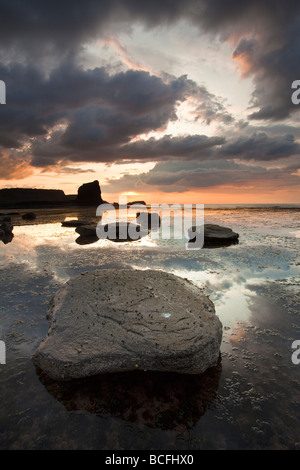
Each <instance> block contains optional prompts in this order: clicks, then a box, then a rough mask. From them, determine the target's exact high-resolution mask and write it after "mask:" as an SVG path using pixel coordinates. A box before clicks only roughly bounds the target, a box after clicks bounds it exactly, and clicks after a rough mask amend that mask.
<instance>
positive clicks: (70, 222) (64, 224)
mask: <svg viewBox="0 0 300 470" xmlns="http://www.w3.org/2000/svg"><path fill="white" fill-rule="evenodd" d="M89 224H90V222H88V221H86V220H77V219H75V220H64V221H63V222H62V223H61V226H62V227H80V226H81V225H89Z"/></svg>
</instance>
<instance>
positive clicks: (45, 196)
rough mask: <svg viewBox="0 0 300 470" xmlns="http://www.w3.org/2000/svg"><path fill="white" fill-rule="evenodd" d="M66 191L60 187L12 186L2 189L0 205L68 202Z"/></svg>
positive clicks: (0, 191)
mask: <svg viewBox="0 0 300 470" xmlns="http://www.w3.org/2000/svg"><path fill="white" fill-rule="evenodd" d="M66 201H67V198H66V196H65V193H64V192H63V191H62V190H59V189H31V188H25V189H21V188H11V189H1V190H0V205H2V204H3V205H15V204H23V205H24V204H27V207H30V203H33V204H36V203H41V202H43V203H62V202H66Z"/></svg>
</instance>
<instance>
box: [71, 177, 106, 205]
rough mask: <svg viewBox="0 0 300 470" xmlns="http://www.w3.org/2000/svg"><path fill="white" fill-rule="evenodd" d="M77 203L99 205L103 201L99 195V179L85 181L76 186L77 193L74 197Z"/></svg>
mask: <svg viewBox="0 0 300 470" xmlns="http://www.w3.org/2000/svg"><path fill="white" fill-rule="evenodd" d="M76 202H77V203H78V204H83V205H99V204H102V203H103V202H104V201H103V199H102V197H101V189H100V185H99V181H97V180H96V181H93V182H92V183H85V184H83V185H82V186H80V187H79V188H78V195H77V198H76Z"/></svg>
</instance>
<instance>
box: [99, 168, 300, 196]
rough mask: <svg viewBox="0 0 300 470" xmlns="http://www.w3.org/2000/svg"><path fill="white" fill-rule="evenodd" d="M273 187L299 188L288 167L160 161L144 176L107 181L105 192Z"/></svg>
mask: <svg viewBox="0 0 300 470" xmlns="http://www.w3.org/2000/svg"><path fill="white" fill-rule="evenodd" d="M274 183H275V184H276V187H277V189H281V188H284V187H286V186H287V185H289V186H290V187H297V186H299V178H298V176H296V175H294V174H293V172H292V171H290V170H289V169H288V168H280V169H274V168H271V169H267V168H264V167H262V166H248V165H245V164H242V163H236V162H233V161H222V160H215V161H212V160H209V161H203V162H179V161H172V162H160V163H157V164H156V165H155V167H154V168H153V169H152V170H150V171H148V172H147V173H141V174H139V175H124V176H123V177H122V178H120V179H118V180H115V179H111V180H109V181H108V185H107V186H105V191H106V192H109V191H110V186H111V187H112V188H113V191H114V192H115V191H116V190H118V191H128V190H130V189H131V190H132V189H134V190H136V191H140V192H147V191H150V192H151V191H153V190H154V189H156V190H159V191H163V192H175V193H177V192H186V191H194V190H195V189H199V188H200V189H201V188H202V189H205V188H214V187H220V186H221V187H222V186H225V187H230V188H239V187H245V186H246V187H247V188H248V189H249V190H251V186H252V187H253V188H256V190H258V189H264V190H267V189H268V187H269V186H271V187H272V185H274Z"/></svg>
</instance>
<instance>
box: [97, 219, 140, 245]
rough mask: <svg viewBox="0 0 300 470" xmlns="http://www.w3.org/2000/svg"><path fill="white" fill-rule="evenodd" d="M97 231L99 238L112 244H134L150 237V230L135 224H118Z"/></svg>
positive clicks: (102, 227)
mask: <svg viewBox="0 0 300 470" xmlns="http://www.w3.org/2000/svg"><path fill="white" fill-rule="evenodd" d="M98 227H99V229H98V230H97V235H98V238H101V239H107V240H110V241H112V242H132V241H136V240H140V239H141V238H143V237H145V236H146V235H148V233H149V232H148V230H147V229H145V228H144V227H142V226H141V225H138V224H135V223H134V222H116V223H113V222H111V223H108V224H105V225H101V230H102V233H100V231H99V230H100V226H99V225H98Z"/></svg>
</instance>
